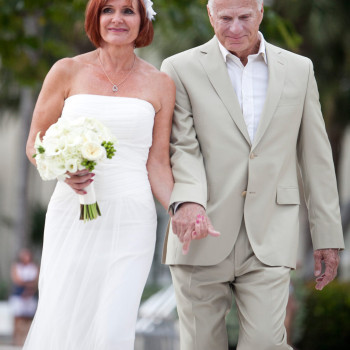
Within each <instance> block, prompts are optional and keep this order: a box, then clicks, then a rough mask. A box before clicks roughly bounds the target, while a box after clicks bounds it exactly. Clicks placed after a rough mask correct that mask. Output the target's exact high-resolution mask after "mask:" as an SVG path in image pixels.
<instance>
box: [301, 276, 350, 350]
mask: <svg viewBox="0 0 350 350" xmlns="http://www.w3.org/2000/svg"><path fill="white" fill-rule="evenodd" d="M349 342H350V284H349V283H340V282H337V281H333V282H332V283H331V284H330V285H329V286H327V287H326V288H325V289H324V290H323V291H322V293H320V292H316V291H315V289H314V283H312V285H311V284H310V285H309V286H308V294H307V297H306V300H305V318H304V323H303V336H302V340H301V341H300V344H298V349H301V350H330V349H332V350H333V349H337V350H345V349H348V348H349Z"/></svg>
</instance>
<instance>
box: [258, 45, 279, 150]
mask: <svg viewBox="0 0 350 350" xmlns="http://www.w3.org/2000/svg"><path fill="white" fill-rule="evenodd" d="M276 49H277V50H276ZM266 54H267V64H268V69H269V83H268V89H267V94H266V100H265V104H264V108H263V111H262V114H261V118H260V123H259V126H258V130H257V132H256V135H255V138H254V142H253V147H252V148H253V149H254V148H255V147H256V146H257V144H258V143H259V141H260V140H261V138H262V137H263V135H264V133H265V132H266V130H267V127H268V126H269V124H270V122H271V119H272V117H273V115H274V113H275V110H276V108H277V105H278V103H279V100H280V98H281V94H282V90H283V86H284V81H285V77H286V65H285V60H284V58H283V55H282V51H281V50H280V49H278V48H276V47H274V46H272V45H270V44H268V43H266Z"/></svg>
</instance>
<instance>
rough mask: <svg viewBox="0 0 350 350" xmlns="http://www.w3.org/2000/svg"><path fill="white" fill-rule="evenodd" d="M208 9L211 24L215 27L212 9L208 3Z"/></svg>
mask: <svg viewBox="0 0 350 350" xmlns="http://www.w3.org/2000/svg"><path fill="white" fill-rule="evenodd" d="M207 11H208V16H209V21H210V24H211V26H212V27H213V28H214V19H213V16H212V14H211V12H210V9H209V6H208V5H207Z"/></svg>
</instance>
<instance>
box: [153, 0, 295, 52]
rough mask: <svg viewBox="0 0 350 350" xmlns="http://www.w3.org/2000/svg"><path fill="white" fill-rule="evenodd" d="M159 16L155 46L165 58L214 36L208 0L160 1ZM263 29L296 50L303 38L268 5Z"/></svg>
mask: <svg viewBox="0 0 350 350" xmlns="http://www.w3.org/2000/svg"><path fill="white" fill-rule="evenodd" d="M154 3H155V10H156V11H157V13H158V15H157V18H156V22H155V40H154V44H153V46H152V47H153V48H155V49H156V50H160V52H161V55H162V57H163V58H165V57H167V56H170V55H173V54H176V53H178V52H180V51H183V50H187V49H189V48H191V47H194V46H198V45H201V44H203V43H205V42H206V41H208V40H209V39H210V38H211V37H212V36H213V35H214V32H213V29H212V27H211V25H210V22H209V18H208V14H207V9H206V5H207V3H208V1H207V0H192V1H188V0H157V1H154ZM261 28H262V31H263V32H264V35H265V37H266V39H267V40H269V41H271V42H274V43H277V44H282V45H283V46H284V47H286V48H288V49H290V50H296V49H297V48H298V46H299V44H300V43H301V38H300V36H299V35H298V34H297V32H296V31H295V30H294V28H293V25H292V23H291V21H289V20H286V19H284V18H283V17H281V16H279V15H278V14H277V13H276V12H275V11H274V10H273V9H271V8H269V7H265V15H264V21H263V23H262V27H261Z"/></svg>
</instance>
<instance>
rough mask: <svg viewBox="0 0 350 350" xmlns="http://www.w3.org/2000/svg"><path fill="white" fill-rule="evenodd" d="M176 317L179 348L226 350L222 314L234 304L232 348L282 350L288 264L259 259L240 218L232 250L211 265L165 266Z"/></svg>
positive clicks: (223, 316) (284, 345)
mask: <svg viewBox="0 0 350 350" xmlns="http://www.w3.org/2000/svg"><path fill="white" fill-rule="evenodd" d="M170 270H171V274H172V278H173V283H174V286H175V293H176V300H177V308H178V313H179V318H180V343H181V350H227V349H228V339H227V330H226V324H225V316H226V315H227V314H228V312H229V311H230V309H231V303H232V292H233V294H234V297H235V302H236V304H237V309H238V317H239V325H240V330H239V339H238V346H237V350H287V349H290V350H292V348H291V347H290V346H289V345H287V343H286V341H287V335H286V330H285V327H284V319H285V314H286V306H287V301H288V291H289V282H290V269H289V268H286V267H281V266H277V267H271V266H267V265H264V264H262V263H261V262H260V261H259V260H258V259H257V258H256V256H255V255H254V252H253V250H252V248H251V245H250V243H249V240H248V237H247V233H246V229H245V225H244V222H243V224H242V227H241V230H240V233H239V235H238V238H237V241H236V243H235V246H234V248H233V250H232V252H231V254H230V255H229V256H228V257H227V258H226V259H225V260H224V261H222V262H221V263H219V264H218V265H214V266H187V265H173V266H170Z"/></svg>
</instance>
